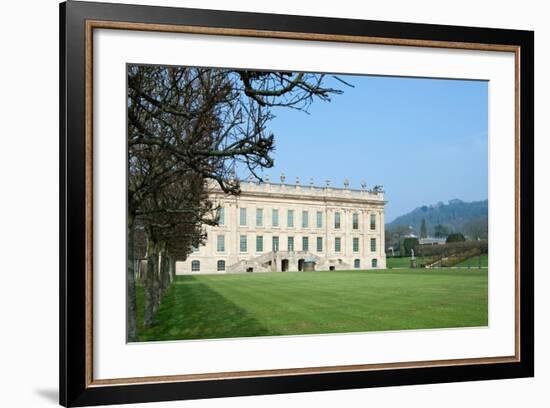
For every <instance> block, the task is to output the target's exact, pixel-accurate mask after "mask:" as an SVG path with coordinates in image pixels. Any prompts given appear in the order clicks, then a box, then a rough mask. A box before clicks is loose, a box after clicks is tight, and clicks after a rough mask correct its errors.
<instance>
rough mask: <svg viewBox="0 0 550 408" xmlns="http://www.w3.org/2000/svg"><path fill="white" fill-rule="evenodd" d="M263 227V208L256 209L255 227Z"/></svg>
mask: <svg viewBox="0 0 550 408" xmlns="http://www.w3.org/2000/svg"><path fill="white" fill-rule="evenodd" d="M263 226H264V210H263V208H256V227H263Z"/></svg>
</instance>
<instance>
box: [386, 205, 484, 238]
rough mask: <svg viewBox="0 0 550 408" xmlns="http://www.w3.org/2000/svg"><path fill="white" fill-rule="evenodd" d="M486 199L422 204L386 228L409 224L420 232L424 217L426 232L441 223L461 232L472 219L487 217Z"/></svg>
mask: <svg viewBox="0 0 550 408" xmlns="http://www.w3.org/2000/svg"><path fill="white" fill-rule="evenodd" d="M488 204H489V201H488V200H483V201H473V202H469V203H468V202H465V201H462V200H458V199H454V200H450V201H449V202H448V203H447V204H445V203H442V202H439V203H437V204H435V205H423V206H421V207H418V208H415V209H414V210H412V211H411V212H409V213H407V214H404V215H401V216H400V217H397V218H396V219H395V220H393V221H392V222H390V223H387V224H386V229H388V228H392V227H396V226H398V225H410V226H412V227H413V229H414V230H415V231H416V233H417V234H419V233H420V224H421V223H422V219H423V218H425V219H426V223H427V227H428V232H429V234H430V235H431V234H432V233H433V227H434V226H435V225H438V224H441V225H445V226H449V227H452V229H453V230H454V231H458V232H462V230H463V228H464V226H465V225H466V224H467V223H468V222H469V221H472V220H479V219H485V220H487V217H488Z"/></svg>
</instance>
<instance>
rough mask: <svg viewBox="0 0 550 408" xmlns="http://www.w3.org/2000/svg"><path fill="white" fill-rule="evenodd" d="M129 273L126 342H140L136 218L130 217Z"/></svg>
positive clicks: (128, 239)
mask: <svg viewBox="0 0 550 408" xmlns="http://www.w3.org/2000/svg"><path fill="white" fill-rule="evenodd" d="M127 245H128V247H127V248H126V252H127V256H128V259H127V262H128V264H127V271H126V308H127V310H126V341H127V342H134V341H138V337H137V325H136V320H137V319H136V315H137V313H136V312H137V305H136V273H135V268H134V266H135V261H134V218H133V216H132V215H128V237H127Z"/></svg>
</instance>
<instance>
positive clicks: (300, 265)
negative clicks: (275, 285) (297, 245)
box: [298, 259, 304, 272]
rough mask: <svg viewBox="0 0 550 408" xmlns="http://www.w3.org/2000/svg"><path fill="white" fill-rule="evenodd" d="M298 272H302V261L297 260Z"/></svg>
mask: <svg viewBox="0 0 550 408" xmlns="http://www.w3.org/2000/svg"><path fill="white" fill-rule="evenodd" d="M298 270H299V271H300V272H301V271H303V270H304V260H303V259H298Z"/></svg>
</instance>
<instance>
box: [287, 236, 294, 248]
mask: <svg viewBox="0 0 550 408" xmlns="http://www.w3.org/2000/svg"><path fill="white" fill-rule="evenodd" d="M288 251H294V237H288Z"/></svg>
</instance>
